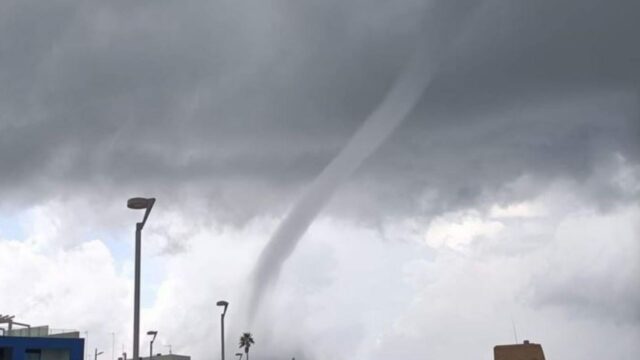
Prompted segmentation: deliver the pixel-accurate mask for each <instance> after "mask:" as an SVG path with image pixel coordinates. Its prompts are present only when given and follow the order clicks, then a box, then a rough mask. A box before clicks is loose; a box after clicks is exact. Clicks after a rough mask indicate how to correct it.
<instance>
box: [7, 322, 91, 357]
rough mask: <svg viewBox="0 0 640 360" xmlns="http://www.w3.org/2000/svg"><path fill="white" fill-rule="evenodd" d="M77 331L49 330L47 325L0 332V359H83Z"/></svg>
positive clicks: (82, 350) (81, 343)
mask: <svg viewBox="0 0 640 360" xmlns="http://www.w3.org/2000/svg"><path fill="white" fill-rule="evenodd" d="M83 357H84V339H81V338H80V336H79V333H78V332H58V333H55V332H51V331H49V328H48V327H47V326H42V327H37V328H29V329H20V330H13V331H3V332H2V333H0V360H84V359H83Z"/></svg>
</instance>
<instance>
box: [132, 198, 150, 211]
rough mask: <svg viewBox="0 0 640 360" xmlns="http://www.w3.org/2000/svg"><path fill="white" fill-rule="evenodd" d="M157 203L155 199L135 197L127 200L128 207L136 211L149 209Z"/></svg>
mask: <svg viewBox="0 0 640 360" xmlns="http://www.w3.org/2000/svg"><path fill="white" fill-rule="evenodd" d="M155 201H156V199H154V198H142V197H134V198H131V199H129V200H127V207H128V208H129V209H134V210H142V209H148V208H150V207H152V206H153V203H154V202H155Z"/></svg>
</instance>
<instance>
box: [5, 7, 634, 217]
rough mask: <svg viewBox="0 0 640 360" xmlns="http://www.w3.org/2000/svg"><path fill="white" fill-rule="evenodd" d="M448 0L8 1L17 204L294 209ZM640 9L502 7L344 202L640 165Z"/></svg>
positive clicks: (453, 198)
mask: <svg viewBox="0 0 640 360" xmlns="http://www.w3.org/2000/svg"><path fill="white" fill-rule="evenodd" d="M428 5H429V2H424V1H401V2H394V3H393V4H390V3H388V2H386V1H333V0H332V1H322V2H316V1H295V2H294V1H276V0H274V1H266V2H265V1H250V2H244V3H238V2H232V1H215V2H204V1H197V2H188V3H182V2H165V1H136V2H117V3H103V4H86V3H76V2H71V1H57V2H47V3H44V4H43V3H40V2H29V1H15V2H5V3H3V5H2V10H3V11H2V15H0V17H1V19H0V24H1V25H0V79H1V80H2V84H3V85H2V91H1V92H0V106H1V107H2V114H1V115H0V119H1V121H0V168H2V174H3V175H2V180H0V181H1V183H0V184H1V189H0V192H1V193H2V195H3V198H4V199H10V200H11V199H13V200H20V201H25V199H27V200H26V201H29V200H28V198H30V197H32V196H45V197H47V196H53V195H57V194H60V193H66V192H69V191H70V189H73V190H74V191H79V190H81V189H90V188H101V189H104V191H113V189H118V190H119V191H124V190H127V189H128V190H129V191H135V190H136V189H140V188H141V187H142V186H143V184H144V185H145V187H147V188H148V189H149V190H150V191H158V192H160V191H161V192H163V193H165V194H167V196H170V195H169V194H175V193H176V191H180V190H181V189H191V190H193V191H195V192H197V193H206V194H209V195H210V196H211V197H213V198H220V199H230V198H233V197H234V196H241V195H239V194H244V193H247V192H249V191H251V190H250V189H255V188H259V189H264V192H265V193H269V195H268V196H265V197H262V198H257V199H254V201H252V202H251V204H249V203H247V202H246V201H233V200H229V201H227V202H225V203H224V206H231V207H237V208H241V209H243V210H230V211H231V212H234V211H237V213H238V214H244V215H243V216H250V215H251V214H256V213H258V212H260V211H262V210H264V209H265V208H269V207H270V206H272V204H279V206H283V205H286V204H287V203H289V201H290V197H291V196H292V195H293V194H296V193H298V190H299V188H300V187H301V186H304V185H305V184H307V183H308V181H310V179H312V178H313V177H314V176H315V175H316V174H317V173H318V172H319V171H320V170H321V169H322V168H323V167H324V166H325V165H326V164H327V163H328V162H329V161H330V160H331V159H332V158H333V156H335V154H337V153H338V151H339V150H340V149H341V148H342V146H344V144H345V143H346V142H347V140H348V139H349V138H350V136H351V135H352V134H353V133H354V131H355V130H356V129H357V128H358V126H359V125H360V124H361V122H362V121H363V120H364V119H365V117H366V115H367V114H368V113H369V112H370V111H371V110H372V109H373V108H374V107H375V106H376V105H377V104H378V102H379V101H380V100H381V99H382V98H383V96H384V95H385V93H386V91H387V90H388V89H389V87H390V86H391V83H392V82H393V80H394V79H395V77H396V76H397V75H398V74H399V73H400V72H401V71H402V69H403V68H404V67H405V66H406V64H407V62H408V60H409V58H410V54H411V52H412V51H413V49H414V47H415V44H416V41H417V40H419V39H420V38H421V37H424V36H425V34H421V33H420V31H419V26H418V24H419V21H420V19H421V18H422V14H423V13H424V12H425V11H428ZM639 10H640V5H638V3H637V2H636V1H632V0H629V1H595V0H588V1H554V2H548V3H533V2H530V1H516V2H513V1H512V2H508V3H506V2H501V1H490V2H489V4H488V6H486V9H485V11H486V14H487V15H488V16H485V17H482V16H479V17H478V18H477V19H476V20H475V23H474V24H473V25H472V30H471V31H469V33H468V35H467V36H466V37H465V38H464V39H462V41H460V42H459V43H458V44H456V46H455V48H454V50H453V51H451V53H450V54H447V60H446V61H445V65H444V66H443V67H442V68H441V70H440V72H439V73H438V74H437V76H436V78H435V79H434V83H433V84H432V85H431V86H430V88H429V89H428V90H427V91H426V93H425V94H424V96H423V98H422V101H421V103H420V105H419V106H418V108H417V109H416V110H415V111H414V112H413V114H412V116H411V117H410V119H409V120H408V121H407V122H406V123H405V125H404V126H403V127H402V128H400V129H399V130H398V131H397V133H396V134H395V135H394V136H393V137H392V138H391V140H390V141H389V142H388V143H387V144H386V146H385V147H384V148H383V149H382V150H381V151H380V152H378V153H377V155H376V156H374V157H373V158H371V159H370V160H369V161H368V162H367V163H366V164H365V166H364V168H363V169H362V170H361V172H360V173H359V174H358V175H357V178H356V181H357V182H358V183H359V184H363V185H362V186H357V187H358V188H360V189H356V190H358V191H354V192H353V195H345V199H347V200H344V201H348V199H350V197H349V196H356V197H357V196H361V195H358V194H361V193H363V192H365V193H367V194H368V195H366V196H364V197H365V198H367V199H369V200H366V201H372V202H373V203H374V204H376V203H377V201H383V203H384V204H387V207H386V208H385V211H394V209H401V208H403V207H407V208H413V207H414V206H415V204H414V201H413V200H412V196H413V195H415V194H419V193H421V192H422V191H423V190H424V189H425V188H431V189H435V191H436V192H437V193H438V194H439V195H438V196H439V198H438V199H439V200H438V202H439V203H441V205H439V206H442V207H451V206H457V204H460V203H468V202H475V201H482V197H483V194H484V193H486V192H487V191H494V190H496V189H498V188H500V186H501V185H502V184H504V183H506V182H509V181H513V180H514V179H516V178H518V177H519V176H521V175H524V174H533V175H535V176H537V177H540V178H541V179H542V181H546V180H545V179H550V178H556V177H570V178H577V179H583V178H587V177H589V176H590V175H591V174H592V172H593V170H594V167H595V166H597V164H598V162H599V161H600V160H601V159H602V158H606V157H607V154H609V153H613V152H619V153H621V154H623V155H624V156H625V157H626V158H627V159H629V161H631V162H633V163H637V154H639V153H640V151H638V150H639V149H638V136H639V135H638V134H639V132H638V126H639V125H638V123H640V122H639V121H638V111H637V103H638V82H639V81H638V79H639V78H640V77H639V73H640V72H639V70H638V68H639V61H640V50H639V48H640V47H639V46H638V45H637V41H635V39H634V36H635V34H637V33H640V25H638V22H637V21H636V19H635V18H634V14H637V13H638V12H639ZM347 189H350V185H347ZM375 199H378V200H375ZM5 201H7V200H5ZM340 201H341V200H340V199H338V200H337V201H336V204H337V205H340V204H341V203H340ZM349 207H350V206H346V207H345V208H349ZM375 207H376V206H372V207H368V208H370V209H371V208H375ZM345 211H347V210H345Z"/></svg>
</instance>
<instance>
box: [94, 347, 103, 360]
mask: <svg viewBox="0 0 640 360" xmlns="http://www.w3.org/2000/svg"><path fill="white" fill-rule="evenodd" d="M102 354H104V351H100V352H98V348H96V352H95V353H93V360H98V355H102Z"/></svg>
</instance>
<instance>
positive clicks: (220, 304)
mask: <svg viewBox="0 0 640 360" xmlns="http://www.w3.org/2000/svg"><path fill="white" fill-rule="evenodd" d="M216 305H218V306H222V307H223V308H224V309H223V310H222V315H224V314H226V313H227V306H229V302H228V301H224V300H220V301H218V302H217V303H216Z"/></svg>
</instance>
